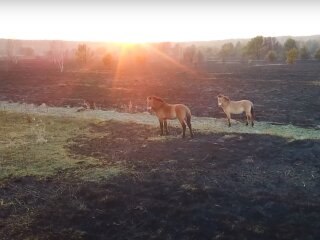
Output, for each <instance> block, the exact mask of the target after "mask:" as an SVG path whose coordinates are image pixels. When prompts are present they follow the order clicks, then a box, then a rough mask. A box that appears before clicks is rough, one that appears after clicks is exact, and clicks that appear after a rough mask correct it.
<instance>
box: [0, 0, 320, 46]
mask: <svg viewBox="0 0 320 240" xmlns="http://www.w3.org/2000/svg"><path fill="white" fill-rule="evenodd" d="M319 12H320V1H316V0H304V1H301V0H291V1H287V0H278V1H276V0H268V1H259V0H255V1H254V0H242V1H239V0H238V1H236V0H221V1H216V0H211V1H208V0H197V1H187V0H185V1H180V0H171V1H168V0H163V1H151V0H148V1H146V0H144V1H143V0H136V1H133V0H132V1H129V0H115V1H108V0H107V1H98V0H90V1H81V0H78V1H67V0H65V1H61V0H57V1H52V2H46V1H40V0H29V1H19V0H10V1H7V2H5V3H4V2H3V1H2V2H1V3H0V38H10V39H36V40H42V39H47V40H52V39H55V40H75V41H107V42H159V41H172V42H175V41H176V42H179V41H209V40H222V39H238V38H252V37H255V36H257V35H262V36H266V37H267V36H273V37H275V36H288V35H289V36H309V35H318V34H320V28H319V27H318V25H319V23H320V13H319Z"/></svg>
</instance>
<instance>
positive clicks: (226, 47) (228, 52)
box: [219, 43, 234, 61]
mask: <svg viewBox="0 0 320 240" xmlns="http://www.w3.org/2000/svg"><path fill="white" fill-rule="evenodd" d="M233 54H234V46H233V43H225V44H223V45H222V47H221V50H220V52H219V56H220V57H221V59H222V60H223V61H224V60H225V59H226V58H228V57H231V56H232V55H233Z"/></svg>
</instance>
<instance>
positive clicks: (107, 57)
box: [102, 53, 113, 68]
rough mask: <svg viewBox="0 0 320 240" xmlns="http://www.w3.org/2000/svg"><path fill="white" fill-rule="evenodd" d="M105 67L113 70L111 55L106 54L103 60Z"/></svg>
mask: <svg viewBox="0 0 320 240" xmlns="http://www.w3.org/2000/svg"><path fill="white" fill-rule="evenodd" d="M102 62H103V65H104V66H106V67H107V68H111V66H112V64H113V57H112V55H111V54H110V53H106V54H105V55H104V56H103V58H102Z"/></svg>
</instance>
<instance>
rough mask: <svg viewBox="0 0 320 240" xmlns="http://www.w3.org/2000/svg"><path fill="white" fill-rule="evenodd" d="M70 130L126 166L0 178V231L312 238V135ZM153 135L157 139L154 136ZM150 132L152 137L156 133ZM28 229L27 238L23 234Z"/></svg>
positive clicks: (110, 125)
mask: <svg viewBox="0 0 320 240" xmlns="http://www.w3.org/2000/svg"><path fill="white" fill-rule="evenodd" d="M90 128H91V131H97V132H100V133H101V132H105V133H106V135H105V136H103V137H102V138H101V137H99V138H97V139H88V138H86V137H85V136H79V137H77V138H75V139H70V144H69V145H68V146H67V147H68V148H69V151H70V154H76V155H78V156H92V157H95V158H98V159H100V161H101V162H102V163H103V164H105V166H106V167H108V166H122V167H125V168H126V169H128V172H127V173H125V174H121V175H118V176H116V177H113V178H112V179H108V180H103V179H102V180H101V181H99V182H85V181H83V180H80V179H78V178H77V177H76V176H74V174H73V172H72V171H69V172H62V173H59V174H57V176H54V177H52V178H48V179H42V180H41V179H36V178H33V177H26V178H20V179H11V180H8V181H7V182H5V183H3V184H2V186H1V187H0V196H1V198H2V200H3V202H4V203H7V202H13V203H14V204H8V205H3V206H2V207H1V211H0V212H1V215H0V219H1V221H0V222H1V224H0V238H1V239H319V237H320V214H319V212H320V201H319V199H320V186H319V183H320V181H319V179H320V171H319V169H320V162H319V159H320V141H310V140H308V141H291V142H290V141H287V140H285V139H283V138H278V137H273V136H267V135H249V134H242V135H238V134H232V135H224V134H209V135H201V134H198V136H197V137H196V138H194V139H191V138H186V139H184V140H182V139H181V138H180V135H179V134H180V131H181V130H180V129H176V128H171V129H170V132H171V136H170V137H158V129H155V128H153V127H150V126H144V125H137V124H130V125H129V124H121V123H117V122H104V123H100V124H92V125H91V126H90ZM159 138H160V140H159ZM155 139H158V140H155ZM28 237H29V238H28Z"/></svg>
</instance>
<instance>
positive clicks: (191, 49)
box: [183, 45, 197, 63]
mask: <svg viewBox="0 0 320 240" xmlns="http://www.w3.org/2000/svg"><path fill="white" fill-rule="evenodd" d="M196 52H197V48H196V46H195V45H191V46H188V47H186V48H185V50H184V52H183V59H184V61H185V62H186V63H193V59H194V57H195V55H196Z"/></svg>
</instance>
